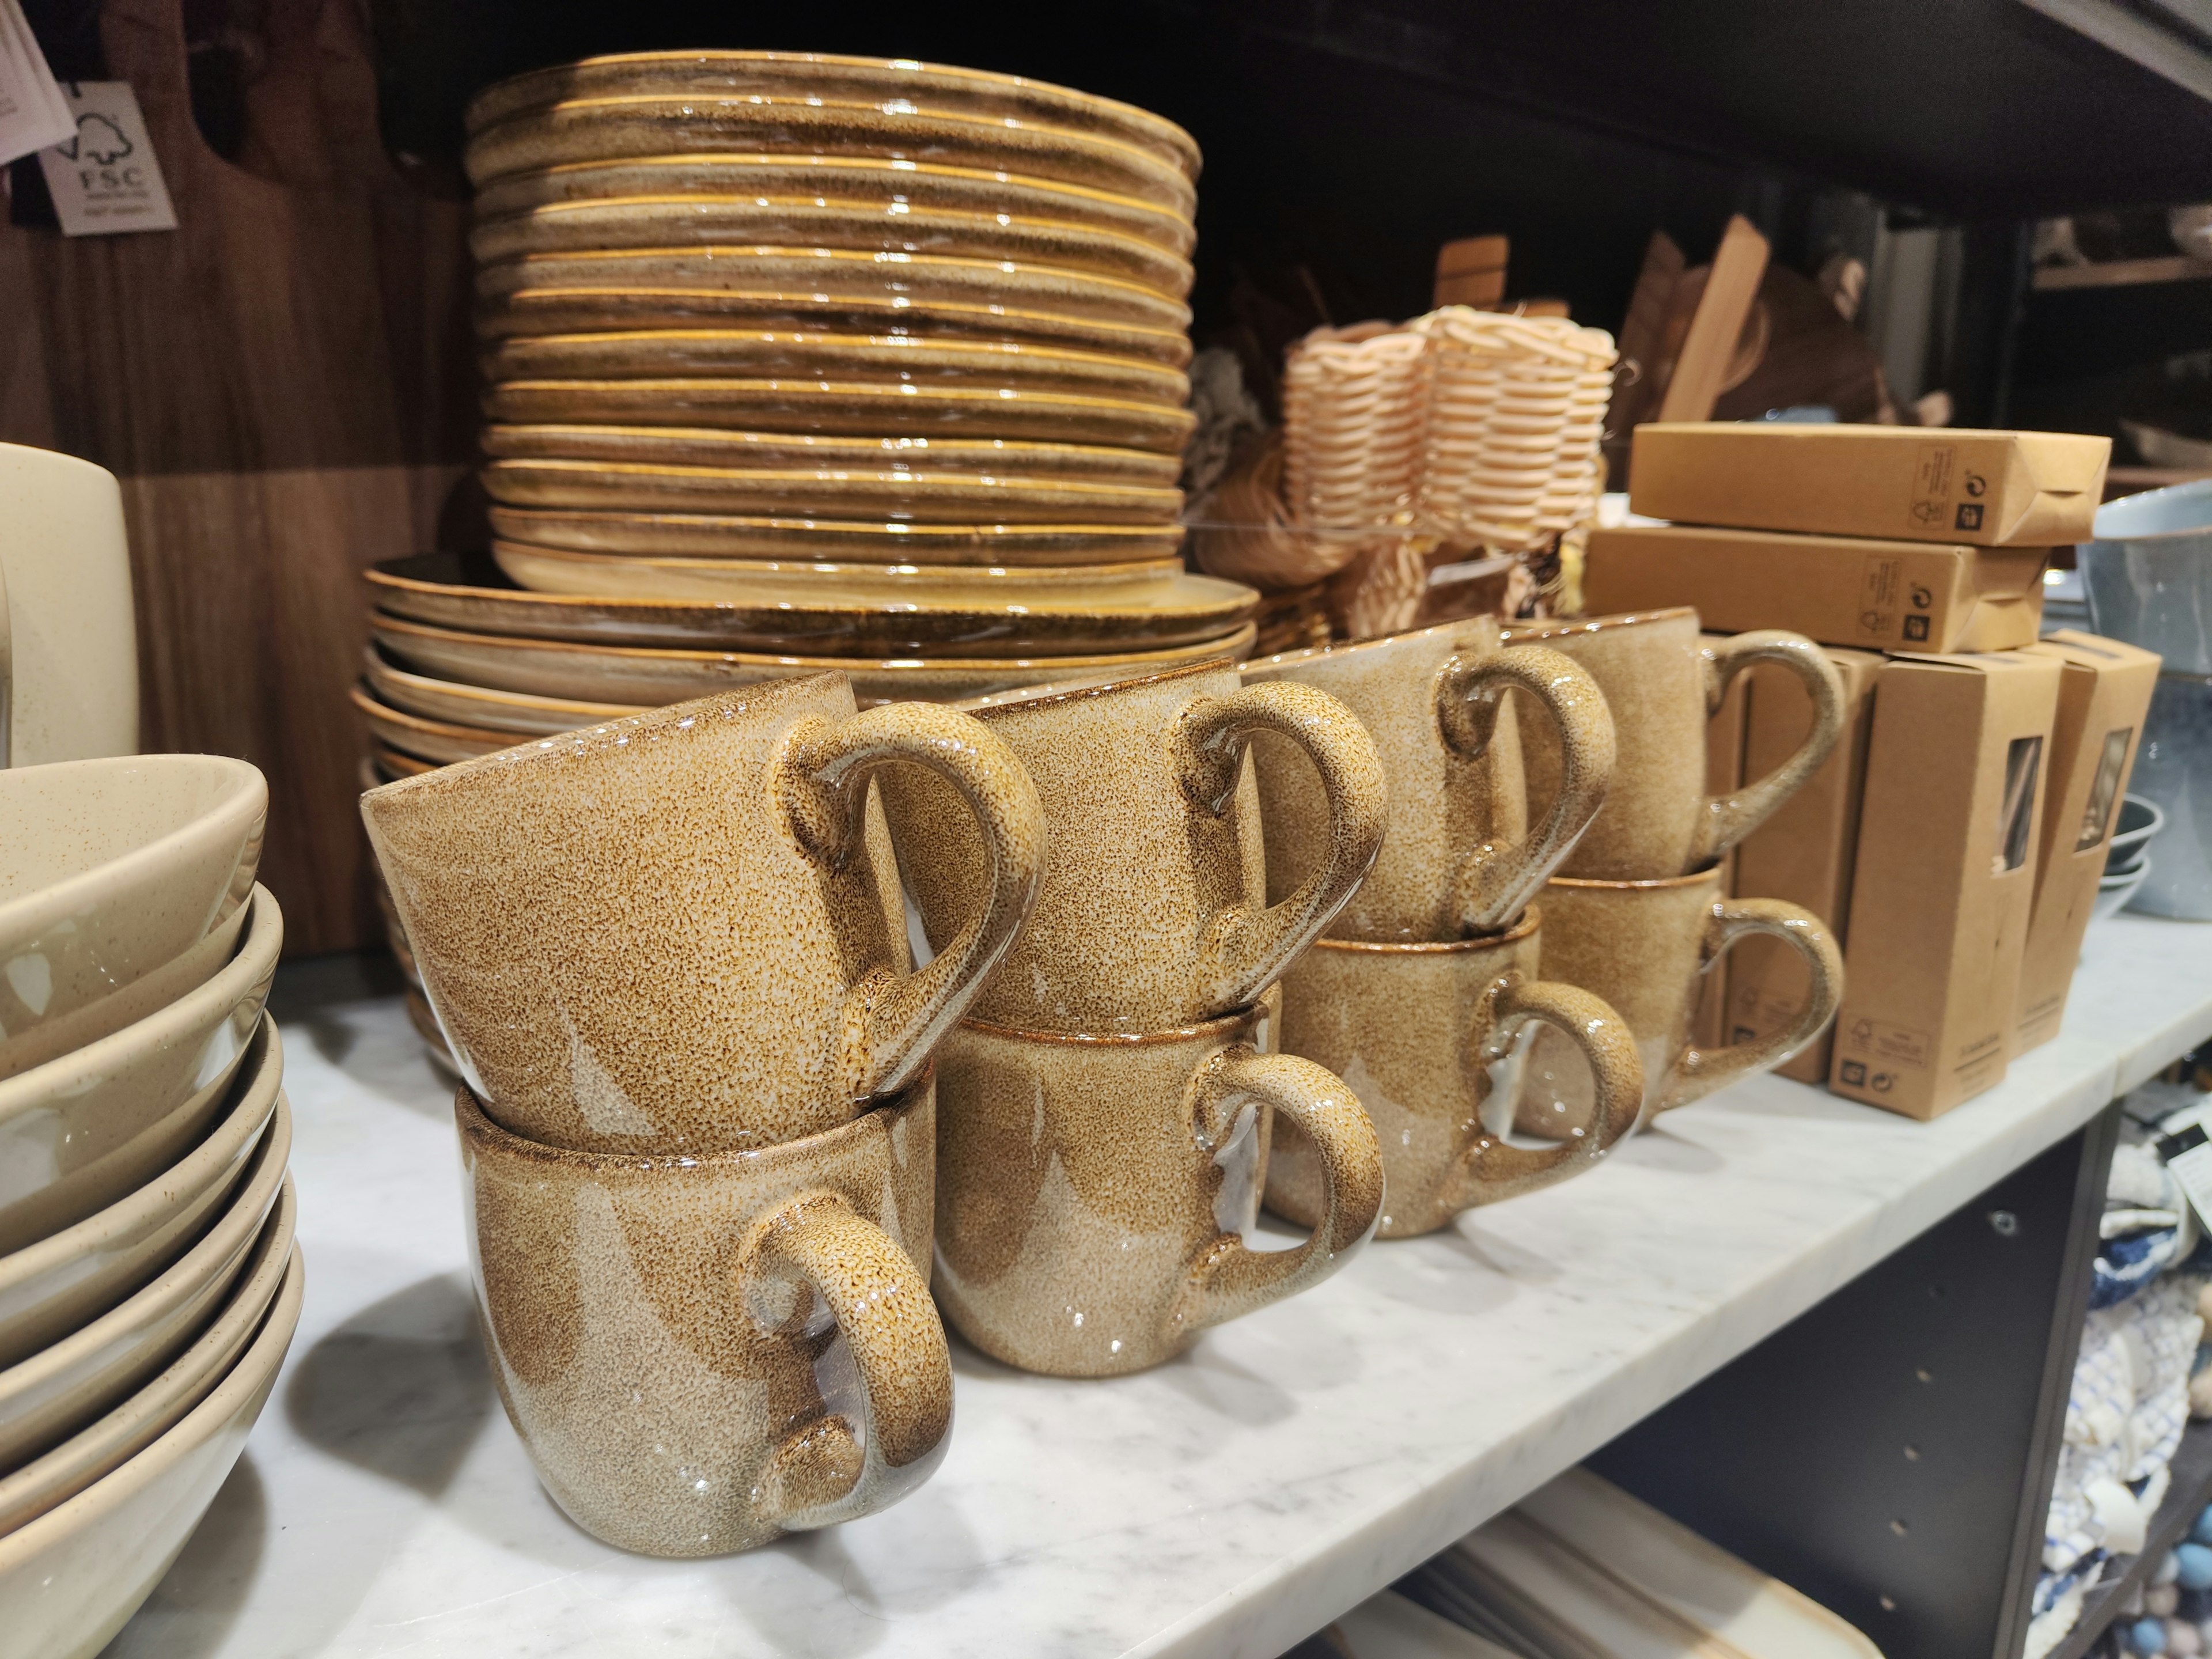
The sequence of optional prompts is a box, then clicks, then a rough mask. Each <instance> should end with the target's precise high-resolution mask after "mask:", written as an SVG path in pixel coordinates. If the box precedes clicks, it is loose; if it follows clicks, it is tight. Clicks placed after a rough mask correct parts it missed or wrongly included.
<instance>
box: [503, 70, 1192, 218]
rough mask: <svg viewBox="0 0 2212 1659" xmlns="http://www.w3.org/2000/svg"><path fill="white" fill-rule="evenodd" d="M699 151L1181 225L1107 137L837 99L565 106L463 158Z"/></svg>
mask: <svg viewBox="0 0 2212 1659" xmlns="http://www.w3.org/2000/svg"><path fill="white" fill-rule="evenodd" d="M701 150H710V151H712V150H720V151H728V150H746V151H752V150H770V151H780V150H787V151H793V152H796V153H798V154H800V155H875V156H883V157H885V158H888V159H892V160H899V161H926V162H933V163H936V164H939V165H941V166H946V167H979V168H982V169H984V170H986V171H989V172H1005V173H1023V174H1025V175H1027V176H1029V177H1031V178H1038V179H1056V180H1058V181H1059V182H1060V183H1062V184H1070V185H1085V186H1087V187H1088V188H1090V189H1092V190H1103V191H1111V192H1112V193H1114V194H1115V195H1121V196H1133V197H1137V198H1138V199H1139V200H1140V201H1145V202H1150V203H1152V204H1154V205H1155V206H1158V207H1163V208H1165V209H1166V210H1168V211H1170V213H1175V214H1178V215H1181V216H1184V217H1188V216H1190V215H1191V214H1192V213H1193V212H1194V210H1195V209H1196V208H1197V205H1198V192H1197V191H1196V189H1195V188H1194V186H1193V185H1192V184H1191V181H1190V179H1189V177H1188V175H1187V174H1185V173H1183V172H1182V169H1181V168H1179V167H1176V166H1175V165H1174V164H1173V163H1171V162H1169V161H1164V160H1163V159H1161V158H1160V157H1159V156H1158V155H1154V154H1152V152H1151V151H1149V150H1145V149H1139V148H1138V147H1137V146H1135V145H1133V144H1128V143H1122V142H1121V140H1119V139H1117V138H1110V137H1103V136H1100V135H1097V134H1094V133H1088V132H1079V131H1073V130H1071V129H1069V128H1066V127H1058V126H1051V125H1043V124H1041V123H1030V122H1026V121H1021V120H1017V119H1012V118H995V119H994V118H991V117H989V116H982V115H973V114H969V113H966V112H962V111H959V110H948V109H942V108H933V107H931V106H927V105H915V104H905V105H883V104H871V103H863V102H855V101H847V100H842V99H828V98H812V97H806V96H804V95H800V96H796V97H790V96H785V97H763V96H759V95H757V94H756V95H749V96H748V95H738V96H728V95H722V94H712V93H709V94H699V95H694V96H682V95H678V96H665V95H659V94H652V93H628V94H616V95H613V96H609V97H584V98H569V99H564V100H562V101H561V102H559V103H556V104H548V105H545V106H542V107H540V108H537V109H532V110H526V111H524V112H520V113H519V114H514V115H510V116H508V117H507V118H504V119H503V120H500V121H496V122H494V123H492V124H491V125H489V126H486V127H484V128H483V129H482V130H481V131H478V132H477V134H476V136H475V137H472V138H471V139H470V140H469V141H468V145H467V147H466V149H465V150H464V151H463V153H462V164H463V166H464V167H466V169H467V171H468V175H469V180H470V182H471V184H476V185H482V184H484V183H486V182H487V181H489V180H490V179H498V178H501V177H503V176H504V175H506V174H507V173H531V172H536V171H538V170H540V169H543V168H545V167H557V166H559V165H561V164H562V162H566V161H617V160H620V159H622V158H623V157H627V156H641V155H690V154H692V153H694V152H696V151H701Z"/></svg>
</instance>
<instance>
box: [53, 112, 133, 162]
mask: <svg viewBox="0 0 2212 1659" xmlns="http://www.w3.org/2000/svg"><path fill="white" fill-rule="evenodd" d="M54 148H55V149H58V150H59V151H60V152H61V153H62V154H63V155H66V156H68V157H69V159H70V161H90V162H92V163H94V165H95V166H98V167H111V166H112V165H113V164H114V163H116V162H118V161H121V160H122V159H123V158H124V157H125V156H126V155H130V154H131V149H132V148H133V146H132V144H131V141H130V139H128V138H126V137H124V136H123V129H122V128H121V127H118V126H117V125H115V123H114V122H112V121H111V120H109V119H108V118H106V116H105V115H98V114H94V115H80V116H78V117H77V120H76V137H74V138H71V139H70V141H69V143H66V144H56V145H55V146H54Z"/></svg>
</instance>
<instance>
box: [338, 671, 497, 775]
mask: <svg viewBox="0 0 2212 1659" xmlns="http://www.w3.org/2000/svg"><path fill="white" fill-rule="evenodd" d="M346 695H347V696H349V697H351V698H352V699H353V706H354V707H355V708H358V709H359V710H361V713H362V718H363V719H364V720H367V721H368V731H369V736H370V737H371V738H374V740H375V743H376V744H377V745H378V752H379V753H380V752H381V750H384V749H395V750H398V751H399V752H400V753H401V754H402V755H408V756H412V757H414V758H415V759H416V760H418V761H429V762H431V763H434V764H435V765H439V766H450V765H452V764H453V763H454V762H455V761H465V760H474V759H475V758H476V757H477V756H479V755H495V754H497V753H498V752H499V751H500V750H502V749H512V748H513V747H514V745H515V744H518V743H526V742H527V741H528V739H527V738H523V737H520V736H518V735H517V734H516V733H514V732H495V731H493V730H492V729H491V728H489V726H463V725H461V724H459V722H457V721H453V720H426V719H424V718H423V717H422V715H420V714H408V713H406V712H405V711H404V709H398V708H392V707H391V706H390V705H389V704H386V703H383V702H378V701H377V699H376V698H375V697H374V696H372V695H370V693H369V692H368V690H367V688H366V687H363V686H360V685H356V686H355V687H353V688H352V690H349V691H348V692H347V694H346Z"/></svg>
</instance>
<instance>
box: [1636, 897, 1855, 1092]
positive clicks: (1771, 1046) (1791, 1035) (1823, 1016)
mask: <svg viewBox="0 0 2212 1659" xmlns="http://www.w3.org/2000/svg"><path fill="white" fill-rule="evenodd" d="M1753 933H1765V934H1766V935H1767V936H1768V937H1769V938H1771V939H1783V940H1786V941H1787V942H1788V944H1789V945H1790V948H1791V949H1792V950H1794V951H1796V952H1797V954H1798V955H1799V956H1801V957H1804V958H1805V966H1806V967H1807V968H1808V969H1811V970H1812V975H1813V984H1812V988H1811V990H1810V991H1809V993H1808V994H1807V996H1806V999H1805V1006H1804V1009H1803V1011H1802V1012H1800V1013H1799V1014H1798V1016H1797V1018H1796V1023H1795V1024H1792V1025H1790V1026H1789V1027H1788V1028H1787V1029H1785V1030H1780V1031H1775V1032H1771V1033H1770V1034H1769V1035H1767V1036H1764V1037H1760V1038H1758V1039H1756V1040H1755V1041H1753V1042H1731V1043H1729V1044H1728V1045H1727V1046H1726V1047H1725V1048H1685V1049H1683V1050H1682V1054H1681V1057H1680V1059H1679V1060H1676V1061H1675V1062H1674V1065H1673V1066H1670V1067H1669V1068H1668V1072H1667V1075H1666V1076H1665V1077H1663V1078H1662V1079H1660V1080H1659V1083H1658V1085H1657V1087H1656V1089H1655V1090H1654V1091H1653V1096H1652V1104H1651V1109H1652V1110H1653V1111H1655V1112H1665V1111H1671V1110H1673V1109H1674V1108H1675V1107H1677V1106H1686V1105H1688V1104H1689V1103H1691V1102H1692V1101H1693V1100H1701V1099H1703V1098H1704V1097H1705V1096H1707V1095H1709V1094H1711V1093H1712V1091H1714V1090H1716V1089H1717V1088H1719V1087H1721V1086H1722V1085H1723V1084H1728V1083H1733V1082H1735V1079H1738V1078H1740V1077H1746V1076H1748V1075H1749V1074H1750V1073H1753V1072H1765V1071H1771V1070H1772V1069H1773V1068H1774V1067H1775V1066H1779V1065H1781V1064H1782V1063H1783V1061H1784V1060H1788V1059H1789V1058H1790V1056H1791V1055H1793V1054H1796V1052H1797V1051H1798V1050H1799V1049H1800V1048H1803V1047H1804V1046H1805V1045H1806V1044H1807V1043H1808V1042H1811V1041H1812V1040H1813V1039H1814V1037H1816V1036H1820V1031H1821V1029H1822V1028H1823V1027H1824V1026H1826V1024H1827V1023H1828V1022H1829V1021H1830V1020H1832V1019H1833V1018H1835V1017H1836V1008H1837V1006H1838V1004H1840V1003H1841V1002H1842V1001H1843V1000H1844V956H1843V952H1842V951H1838V949H1837V948H1836V940H1835V936H1834V935H1833V934H1832V933H1829V932H1828V929H1827V925H1826V923H1825V922H1823V921H1821V920H1820V917H1818V916H1816V915H1814V914H1813V913H1812V912H1811V911H1810V910H1808V909H1805V908H1802V906H1799V905H1796V904H1791V903H1790V902H1787V901H1785V900H1783V899H1762V898H1751V899H1716V900H1714V901H1713V910H1712V915H1711V919H1710V920H1709V921H1707V922H1706V923H1705V949H1704V952H1703V955H1704V957H1705V963H1706V965H1707V966H1708V967H1710V966H1711V964H1712V963H1715V962H1717V961H1718V960H1719V958H1720V957H1721V954H1722V952H1723V951H1726V950H1727V949H1728V948H1729V946H1730V945H1734V944H1735V942H1736V941H1737V940H1738V939H1744V938H1747V937H1748V936H1749V935H1751V934H1753Z"/></svg>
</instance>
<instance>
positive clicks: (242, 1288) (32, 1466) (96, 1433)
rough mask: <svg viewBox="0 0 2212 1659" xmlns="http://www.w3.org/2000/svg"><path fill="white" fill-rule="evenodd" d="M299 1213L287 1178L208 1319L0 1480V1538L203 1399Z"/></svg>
mask: <svg viewBox="0 0 2212 1659" xmlns="http://www.w3.org/2000/svg"><path fill="white" fill-rule="evenodd" d="M298 1209H299V1202H298V1200H297V1198H296V1197H295V1194H294V1193H293V1190H292V1183H291V1182H290V1180H289V1178H288V1179H286V1181H285V1182H284V1183H283V1191H282V1192H281V1193H280V1194H279V1195H278V1197H277V1200H276V1206H275V1207H274V1208H273V1209H271V1210H270V1212H269V1213H268V1214H267V1215H266V1216H265V1217H264V1218H263V1220H262V1223H261V1225H260V1229H259V1231H258V1232H257V1233H256V1234H255V1236H254V1237H252V1238H251V1239H250V1240H249V1241H248V1243H250V1244H251V1246H252V1249H251V1250H250V1252H249V1253H248V1254H247V1255H246V1256H245V1257H244V1259H243V1260H242V1261H240V1263H239V1264H238V1269H237V1272H236V1273H235V1274H234V1276H233V1278H232V1279H230V1280H229V1281H228V1283H227V1284H226V1286H225V1290H224V1293H223V1295H222V1297H221V1298H220V1306H219V1308H218V1310H217V1311H216V1316H215V1318H214V1320H213V1322H210V1323H209V1324H208V1325H207V1327H206V1328H205V1329H204V1330H202V1331H201V1332H200V1334H198V1336H197V1337H196V1338H194V1339H192V1340H191V1342H190V1343H189V1344H188V1345H187V1346H185V1348H184V1349H183V1351H182V1352H179V1353H177V1354H176V1355H175V1356H174V1357H173V1358H171V1359H169V1361H168V1362H167V1364H166V1365H165V1366H164V1367H163V1368H162V1370H161V1371H160V1372H159V1373H158V1374H157V1375H155V1376H152V1377H150V1378H149V1379H148V1380H147V1381H146V1382H145V1383H143V1385H142V1386H140V1387H139V1389H137V1392H136V1393H133V1394H131V1395H130V1396H129V1397H128V1398H127V1399H125V1400H123V1401H121V1402H120V1403H119V1404H118V1405H116V1406H115V1407H113V1408H112V1410H110V1411H108V1412H107V1413H106V1414H105V1415H104V1416H101V1417H100V1418H97V1419H94V1420H93V1421H91V1422H89V1423H88V1424H87V1425H85V1426H84V1427H83V1428H82V1429H80V1430H78V1431H76V1433H74V1434H72V1435H71V1436H70V1437H69V1438H68V1439H66V1440H64V1441H63V1442H62V1443H60V1444H58V1445H57V1446H55V1447H54V1448H53V1449H52V1450H50V1451H47V1452H45V1453H43V1454H41V1455H40V1456H39V1457H38V1458H37V1459H35V1460H34V1461H33V1462H29V1463H27V1464H25V1465H24V1466H23V1467H22V1468H19V1469H17V1470H15V1472H14V1473H13V1474H9V1475H6V1476H4V1477H0V1535H4V1534H7V1533H9V1532H12V1531H13V1530H14V1529H15V1528H17V1527H20V1526H21V1525H22V1524H23V1522H26V1521H28V1520H30V1519H31V1518H32V1517H33V1516H39V1515H43V1514H45V1513H46V1511H47V1510H50V1509H52V1508H53V1507H54V1505H56V1504H59V1503H62V1502H64V1501H65V1500H66V1499H68V1498H71V1497H73V1496H74V1495H76V1493H78V1492H82V1491H83V1490H84V1489H85V1488H86V1487H87V1486H90V1485H91V1484H92V1483H93V1482H94V1481H95V1480H99V1479H100V1476H101V1475H103V1474H106V1473H107V1472H108V1471H109V1470H110V1469H112V1468H116V1467H117V1466H118V1464H121V1463H123V1462H126V1461H127V1460H128V1459H130V1458H131V1457H133V1456H135V1455H137V1453H139V1452H140V1451H142V1450H143V1449H145V1448H146V1447H147V1446H149V1445H150V1444H151V1443H153V1442H154V1441H155V1440H156V1439H158V1438H160V1437H161V1435H163V1434H164V1433H166V1432H167V1431H168V1429H169V1427H170V1426H171V1425H173V1424H174V1423H175V1422H176V1421H177V1419H179V1418H181V1417H182V1416H183V1415H184V1414H185V1413H186V1412H188V1411H190V1410H191V1408H192V1407H195V1406H197V1405H198V1404H199V1403H200V1401H203V1400H204V1399H206V1398H207V1396H208V1395H209V1393H210V1391H211V1390H212V1389H214V1388H215V1386H216V1384H217V1383H221V1382H222V1379H223V1378H224V1376H227V1375H228V1373H229V1371H230V1370H231V1368H232V1367H233V1366H234V1365H236V1364H237V1363H238V1357H239V1356H240V1354H241V1353H243V1352H246V1344H247V1343H248V1342H250V1341H252V1339H253V1334H254V1332H255V1331H257V1330H258V1329H259V1328H260V1327H261V1322H262V1319H263V1318H264V1316H266V1315H267V1313H268V1312H269V1308H270V1304H271V1303H273V1302H274V1301H275V1300H276V1292H277V1291H278V1290H279V1289H280V1288H282V1286H283V1282H284V1275H285V1274H286V1273H287V1272H288V1271H289V1269H290V1267H291V1264H292V1262H293V1261H294V1260H295V1255H296V1254H297V1252H296V1247H295V1245H294V1244H293V1243H292V1235H293V1231H294V1229H295V1223H296V1219H297V1215H298Z"/></svg>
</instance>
